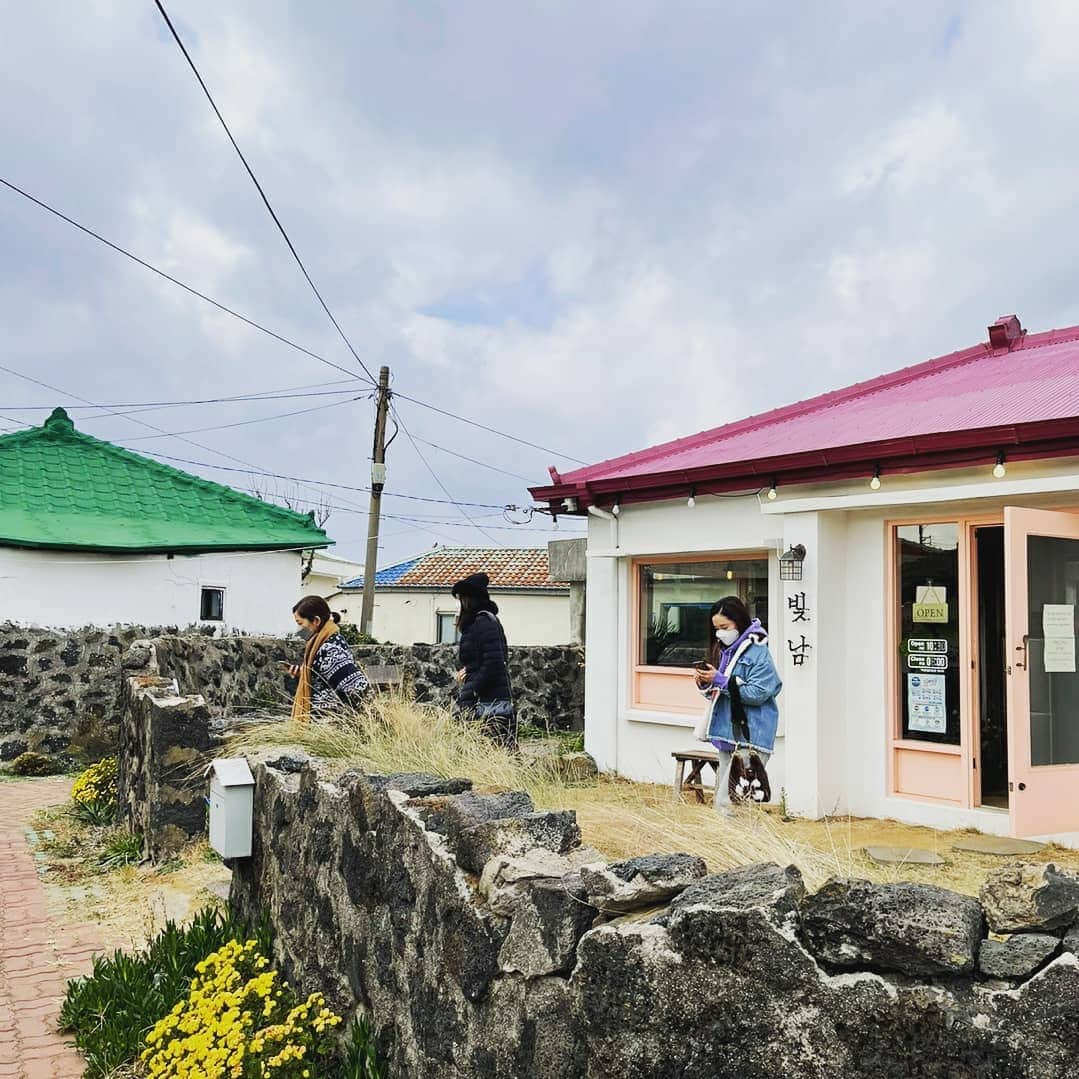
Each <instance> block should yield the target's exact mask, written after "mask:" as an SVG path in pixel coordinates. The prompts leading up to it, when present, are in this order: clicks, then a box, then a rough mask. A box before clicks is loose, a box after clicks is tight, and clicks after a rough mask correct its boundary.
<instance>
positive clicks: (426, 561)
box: [330, 547, 571, 645]
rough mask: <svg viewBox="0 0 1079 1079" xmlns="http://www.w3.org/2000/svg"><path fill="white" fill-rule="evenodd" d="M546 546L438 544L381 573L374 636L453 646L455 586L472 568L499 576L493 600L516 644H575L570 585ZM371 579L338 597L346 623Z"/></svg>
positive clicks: (356, 613)
mask: <svg viewBox="0 0 1079 1079" xmlns="http://www.w3.org/2000/svg"><path fill="white" fill-rule="evenodd" d="M549 567H550V563H549V561H548V557H547V550H546V548H535V547H518V548H506V547H491V548H486V547H435V548H433V549H432V550H430V551H427V552H425V553H424V554H422V555H419V556H418V557H416V558H410V559H409V560H408V561H406V562H399V563H398V564H397V565H394V566H387V567H386V568H385V569H381V570H379V571H378V573H377V574H376V575H375V609H374V615H373V617H372V624H371V635H372V636H373V637H375V639H376V640H379V641H387V642H389V643H391V644H450V643H452V642H453V641H455V640H456V639H457V631H456V628H455V625H454V622H455V619H456V618H457V600H455V599H454V598H453V596H452V595H451V594H450V589H451V588H452V587H453V586H454V584H456V583H457V581H460V580H462V579H463V578H465V577H467V576H469V574H472V573H481V572H482V573H486V574H487V576H488V577H490V578H491V598H492V599H493V600H494V601H495V602H496V603H497V604H498V610H499V618H500V619H501V621H502V625H503V627H504V628H505V630H506V637H507V639H508V640H509V643H510V644H511V645H539V644H569V643H570V641H571V627H570V603H569V585H568V584H565V583H560V582H556V581H551V580H550V578H549ZM362 603H363V578H362V577H358V578H356V579H355V580H353V581H349V582H348V583H347V584H346V585H345V587H344V588H343V589H342V590H341V592H340V593H339V594H338V595H336V596H334V597H333V598H332V599H331V600H330V606H331V607H333V609H334V610H335V611H337V612H338V613H339V614H340V615H341V619H342V621H344V622H351V623H354V624H356V625H358V624H359V622H360V609H361V606H362Z"/></svg>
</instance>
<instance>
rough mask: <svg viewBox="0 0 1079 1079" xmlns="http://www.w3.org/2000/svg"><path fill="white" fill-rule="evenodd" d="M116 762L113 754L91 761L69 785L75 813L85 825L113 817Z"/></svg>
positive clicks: (117, 771)
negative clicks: (92, 762) (94, 761)
mask: <svg viewBox="0 0 1079 1079" xmlns="http://www.w3.org/2000/svg"><path fill="white" fill-rule="evenodd" d="M118 775H119V763H118V762H117V760H116V758H115V757H106V758H105V759H104V760H100V761H98V762H97V763H96V764H91V765H90V767H89V768H87V769H86V770H85V771H84V772H83V773H82V774H81V775H80V776H79V777H78V779H76V780H75V782H74V784H73V785H72V787H71V800H72V802H73V803H74V804H75V815H76V816H77V817H78V818H79V819H80V820H83V821H85V822H86V823H87V824H111V823H112V821H113V820H115V818H116V809H117V799H118V797H119V788H118V785H117V778H118Z"/></svg>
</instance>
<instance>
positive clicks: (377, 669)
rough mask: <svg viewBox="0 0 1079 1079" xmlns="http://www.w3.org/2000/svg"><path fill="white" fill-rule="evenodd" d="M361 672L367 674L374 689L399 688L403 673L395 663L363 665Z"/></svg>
mask: <svg viewBox="0 0 1079 1079" xmlns="http://www.w3.org/2000/svg"><path fill="white" fill-rule="evenodd" d="M363 673H364V674H366V675H367V681H368V682H370V683H371V687H372V688H373V689H376V690H385V689H400V688H401V683H402V682H403V681H404V674H403V672H402V670H401V668H400V667H398V666H397V665H396V664H391V665H388V666H373V667H364V669H363Z"/></svg>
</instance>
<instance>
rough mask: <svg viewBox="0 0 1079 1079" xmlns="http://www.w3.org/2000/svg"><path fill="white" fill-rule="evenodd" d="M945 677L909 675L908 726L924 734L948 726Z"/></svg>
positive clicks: (933, 732) (943, 730) (938, 675)
mask: <svg viewBox="0 0 1079 1079" xmlns="http://www.w3.org/2000/svg"><path fill="white" fill-rule="evenodd" d="M946 692H947V690H946V689H945V679H944V675H942V674H908V675H907V726H908V727H909V728H910V730H912V731H921V732H922V733H924V734H944V733H945V732H946V730H947V728H948V713H947V707H946V705H947V698H946Z"/></svg>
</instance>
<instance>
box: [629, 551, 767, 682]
mask: <svg viewBox="0 0 1079 1079" xmlns="http://www.w3.org/2000/svg"><path fill="white" fill-rule="evenodd" d="M638 579H639V587H640V607H639V610H640V629H639V640H638V642H637V659H636V662H637V664H638V665H641V666H646V667H692V666H693V665H694V664H695V663H698V662H700V660H701V659H703V658H704V655H705V652H706V651H707V649H708V645H709V642H710V640H711V637H712V632H713V631H712V626H711V620H710V618H709V614H708V612H709V611H710V610H711V607H712V604H713V603H715V602H716V600H719V599H723V598H724V597H725V596H737V597H738V598H739V599H740V600H742V602H743V603H745V605H746V606H747V607H748V608H749V613H750V615H751V616H752V617H754V618H759V619H760V620H761V623H762V624H765V625H767V622H768V559H767V558H733V559H719V560H715V561H708V562H666V563H661V562H656V563H652V564H645V565H642V566H640V570H639V578H638Z"/></svg>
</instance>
